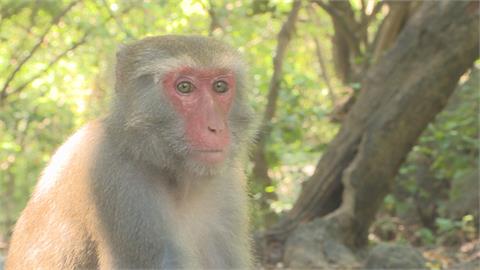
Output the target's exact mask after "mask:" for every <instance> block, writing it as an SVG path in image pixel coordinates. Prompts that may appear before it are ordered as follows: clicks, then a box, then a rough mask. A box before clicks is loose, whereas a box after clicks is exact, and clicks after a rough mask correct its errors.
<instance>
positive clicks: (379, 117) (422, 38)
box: [266, 1, 479, 247]
mask: <svg viewBox="0 0 480 270" xmlns="http://www.w3.org/2000/svg"><path fill="white" fill-rule="evenodd" d="M478 14H479V11H478V2H457V1H442V2H436V1H428V2H424V3H423V4H422V6H421V8H420V10H418V12H416V13H415V14H414V15H413V16H412V17H411V19H410V20H409V21H408V22H407V24H406V26H405V27H404V29H403V31H402V32H401V33H400V36H399V37H398V40H397V42H396V43H395V44H394V45H393V46H392V48H391V49H390V50H389V51H387V53H386V54H385V56H384V57H382V58H380V59H379V62H378V63H377V64H376V65H375V66H373V67H372V68H371V69H370V70H369V72H368V73H367V76H365V78H364V80H363V82H362V89H361V90H360V94H359V96H358V100H357V102H356V103H355V105H354V106H353V107H352V110H351V111H350V113H349V114H348V115H347V117H346V119H345V121H344V124H343V126H342V128H341V130H340V131H339V133H338V134H337V136H336V137H335V139H334V140H333V141H332V142H331V143H330V145H329V148H328V149H327V151H326V152H325V153H324V154H323V156H322V158H321V159H320V161H319V162H318V164H317V167H316V170H315V172H314V174H313V176H312V177H311V178H310V179H309V181H308V182H306V183H304V186H303V188H302V192H301V194H300V197H299V199H298V200H297V202H296V203H295V205H294V207H293V209H292V210H291V211H290V212H289V213H288V214H287V215H286V216H285V217H284V219H283V220H282V221H281V222H280V223H278V224H277V226H275V227H274V228H272V229H271V230H270V231H269V232H268V233H267V235H266V236H267V238H266V240H267V244H268V242H270V241H272V242H274V243H275V244H278V241H279V240H282V239H283V240H284V239H286V237H287V236H288V232H289V231H291V230H292V229H294V228H295V227H296V225H298V224H299V223H300V222H306V221H309V220H312V219H313V218H316V217H321V216H325V218H326V219H330V220H332V221H334V222H335V224H338V229H339V230H340V232H341V234H342V236H343V240H344V242H345V243H346V244H347V245H349V246H350V247H362V246H364V245H365V244H366V243H367V235H368V229H369V227H370V225H371V223H372V222H373V220H374V217H375V214H376V212H377V210H378V208H379V207H380V205H381V203H382V201H383V199H384V197H385V195H387V194H388V193H389V192H390V190H391V187H392V184H393V180H394V176H395V175H396V174H397V172H398V169H399V166H400V165H401V163H402V162H403V160H404V159H405V157H406V155H407V154H408V152H409V151H410V150H411V148H412V146H413V145H414V144H415V142H416V140H417V138H418V137H419V136H420V134H421V132H422V131H423V130H424V129H425V128H426V127H427V125H428V123H430V122H431V121H432V120H433V119H434V117H435V115H437V114H438V113H439V112H440V111H441V110H442V109H443V107H444V106H445V104H446V102H447V100H448V98H449V96H450V95H451V93H452V92H453V90H454V89H455V86H456V85H457V83H458V80H459V78H460V76H461V75H462V74H464V73H465V72H466V71H467V70H468V69H469V68H470V67H471V66H472V64H473V62H474V61H475V60H476V59H478V56H479V29H478V24H479V15H478ZM342 186H343V197H342V203H341V206H340V207H339V208H338V209H336V210H335V211H333V212H331V209H329V208H330V207H331V205H329V203H330V202H329V198H330V197H331V194H332V193H334V192H335V191H336V190H337V191H338V189H339V188H342ZM327 214H328V215H327Z"/></svg>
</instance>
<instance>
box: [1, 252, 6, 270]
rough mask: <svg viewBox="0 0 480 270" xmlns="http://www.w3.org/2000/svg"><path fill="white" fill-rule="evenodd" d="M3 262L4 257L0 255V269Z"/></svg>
mask: <svg viewBox="0 0 480 270" xmlns="http://www.w3.org/2000/svg"><path fill="white" fill-rule="evenodd" d="M4 263H5V259H4V258H3V256H2V255H0V270H3V264H4Z"/></svg>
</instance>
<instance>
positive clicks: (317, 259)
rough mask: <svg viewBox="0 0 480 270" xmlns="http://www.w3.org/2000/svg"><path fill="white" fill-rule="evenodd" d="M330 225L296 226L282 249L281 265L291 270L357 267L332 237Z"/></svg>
mask: <svg viewBox="0 0 480 270" xmlns="http://www.w3.org/2000/svg"><path fill="white" fill-rule="evenodd" d="M336 235H337V234H336V230H335V229H334V224H330V223H329V221H325V220H322V219H319V218H317V219H315V220H314V221H312V222H309V223H306V224H302V225H299V226H298V227H297V229H295V231H294V232H293V233H292V234H291V235H290V237H289V238H288V240H287V242H286V245H285V254H284V262H285V265H286V266H287V267H288V268H291V269H312V268H315V269H353V268H358V267H359V266H360V264H359V262H358V260H357V259H356V257H355V255H354V254H353V252H352V251H350V249H348V248H347V247H346V246H345V245H343V244H342V243H341V242H340V241H339V240H338V238H337V237H336Z"/></svg>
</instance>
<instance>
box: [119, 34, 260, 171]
mask: <svg viewBox="0 0 480 270" xmlns="http://www.w3.org/2000/svg"><path fill="white" fill-rule="evenodd" d="M245 76H246V68H245V65H244V63H243V61H242V59H241V58H240V57H239V55H238V53H237V52H236V51H235V50H234V49H232V48H231V47H229V46H227V45H225V44H224V43H222V42H220V41H217V40H215V39H212V38H207V37H200V36H161V37H152V38H147V39H144V40H141V41H138V42H136V43H133V44H131V45H127V46H125V47H124V48H122V49H121V50H120V51H119V52H118V54H117V66H116V85H115V90H116V91H115V92H116V98H115V102H114V107H113V113H112V116H111V118H113V119H114V121H112V123H113V122H114V123H115V125H113V126H115V127H116V131H115V132H118V133H120V134H121V135H120V136H121V137H122V138H123V139H124V140H122V141H123V146H124V147H125V148H126V149H128V151H129V153H131V154H133V156H134V157H135V158H137V159H141V160H146V161H148V162H149V163H152V164H154V165H157V166H161V167H165V168H179V167H181V168H183V169H189V170H193V171H194V172H197V173H209V172H214V171H218V168H221V167H223V166H225V164H228V163H229V162H231V161H232V160H233V158H234V157H235V156H237V154H238V153H237V152H238V151H239V150H240V149H243V148H245V143H247V142H248V141H249V140H250V137H251V132H250V130H251V127H250V122H251V119H252V112H251V109H250V108H249V106H248V105H247V102H246V100H245V99H246V93H245V91H246V88H247V87H246V83H245V82H246V79H245ZM179 164H182V166H178V165H179Z"/></svg>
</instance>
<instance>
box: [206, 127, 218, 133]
mask: <svg viewBox="0 0 480 270" xmlns="http://www.w3.org/2000/svg"><path fill="white" fill-rule="evenodd" d="M208 130H209V131H210V132H213V133H217V129H216V128H212V127H210V126H209V127H208Z"/></svg>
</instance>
